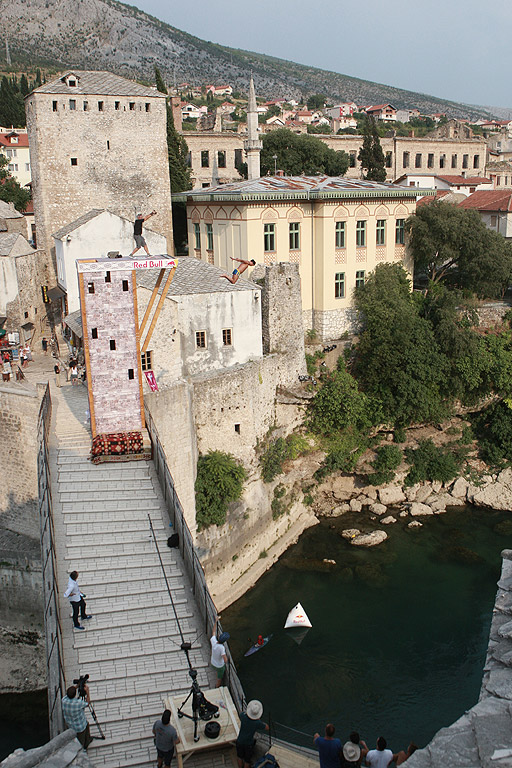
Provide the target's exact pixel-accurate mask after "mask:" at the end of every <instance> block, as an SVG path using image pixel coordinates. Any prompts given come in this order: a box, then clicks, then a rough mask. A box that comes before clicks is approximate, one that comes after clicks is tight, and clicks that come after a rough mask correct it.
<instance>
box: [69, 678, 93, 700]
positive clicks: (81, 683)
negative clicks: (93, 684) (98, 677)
mask: <svg viewBox="0 0 512 768" xmlns="http://www.w3.org/2000/svg"><path fill="white" fill-rule="evenodd" d="M88 679H89V675H80V677H79V678H78V679H77V680H73V685H76V687H77V690H78V695H79V696H80V698H81V699H85V697H86V696H87V694H86V692H85V686H86V684H87V681H88Z"/></svg>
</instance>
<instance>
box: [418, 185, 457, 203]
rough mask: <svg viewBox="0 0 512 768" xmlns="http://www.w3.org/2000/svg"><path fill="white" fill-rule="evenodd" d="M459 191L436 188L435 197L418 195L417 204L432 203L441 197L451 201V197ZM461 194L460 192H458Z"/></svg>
mask: <svg viewBox="0 0 512 768" xmlns="http://www.w3.org/2000/svg"><path fill="white" fill-rule="evenodd" d="M457 194H459V193H457V192H450V190H449V189H436V194H435V197H420V199H419V200H418V203H417V205H428V204H429V203H433V202H434V200H440V199H441V198H442V197H447V198H448V200H447V201H446V202H451V201H452V197H453V196H454V195H457ZM460 194H462V193H460Z"/></svg>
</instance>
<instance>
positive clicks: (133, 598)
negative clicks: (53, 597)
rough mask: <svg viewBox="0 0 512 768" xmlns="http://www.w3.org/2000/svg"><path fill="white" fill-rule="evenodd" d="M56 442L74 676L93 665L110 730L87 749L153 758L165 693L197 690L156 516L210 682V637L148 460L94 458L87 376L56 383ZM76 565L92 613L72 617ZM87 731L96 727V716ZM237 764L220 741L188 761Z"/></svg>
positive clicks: (69, 672) (131, 758)
mask: <svg viewBox="0 0 512 768" xmlns="http://www.w3.org/2000/svg"><path fill="white" fill-rule="evenodd" d="M52 398H53V401H54V414H55V415H56V419H55V420H54V424H55V432H56V445H55V448H54V450H53V451H52V486H53V496H54V517H55V521H56V522H55V526H56V541H57V558H58V563H59V565H58V568H59V587H60V594H61V603H60V609H61V624H62V627H63V651H64V663H65V677H66V684H70V682H71V680H72V678H74V677H77V676H78V674H86V673H87V674H89V675H90V681H89V682H90V690H91V697H92V703H93V706H94V709H95V711H96V714H97V716H98V719H99V721H100V724H101V725H102V727H103V730H104V731H105V735H106V737H107V739H106V741H105V742H102V741H94V742H93V744H92V745H91V747H90V748H89V755H90V758H91V760H92V762H93V764H94V766H95V768H150V767H151V768H154V765H155V763H156V750H155V747H154V744H153V738H152V735H151V728H152V725H153V723H154V721H155V720H156V719H157V718H158V717H160V715H161V713H162V711H163V707H164V703H163V702H164V700H165V699H166V698H167V696H168V695H169V694H172V695H180V696H181V695H182V696H183V699H184V698H185V697H186V695H187V693H188V691H189V690H190V682H191V680H190V677H189V675H188V665H187V661H186V657H185V654H184V653H183V652H182V651H181V650H180V648H179V645H180V643H181V636H180V634H179V632H178V626H177V622H176V619H175V616H174V613H173V609H172V605H171V602H170V600H169V595H168V593H167V588H166V584H165V579H164V576H163V574H162V570H161V566H160V561H159V558H158V554H157V551H156V549H155V545H154V541H153V537H152V534H151V532H150V528H149V521H148V513H149V514H150V516H151V520H152V522H153V526H154V529H155V533H156V536H157V540H158V544H159V548H160V551H161V556H162V561H163V563H164V568H165V572H166V575H167V579H168V580H169V584H170V587H171V590H172V594H173V598H174V600H175V605H176V611H177V614H178V617H179V619H180V623H181V627H182V631H183V634H184V636H185V638H186V639H187V640H190V641H191V642H192V643H193V644H194V650H193V651H192V652H191V654H190V658H191V661H192V663H193V665H194V667H195V668H196V669H197V670H198V673H199V674H198V680H199V684H200V685H201V686H202V687H203V688H209V687H210V686H212V685H214V679H213V675H212V674H211V668H210V667H209V642H208V638H207V637H205V635H204V629H205V628H204V626H203V622H202V620H201V617H200V616H199V614H198V610H197V606H196V604H195V600H194V596H193V594H192V590H191V585H190V583H189V581H188V578H187V576H186V573H185V570H184V565H183V562H182V559H181V555H180V553H179V551H178V550H174V549H173V550H170V549H169V548H168V547H167V537H168V536H169V535H170V534H172V533H173V532H174V529H173V528H172V527H169V525H168V518H167V512H166V509H165V505H164V502H163V499H162V495H161V492H160V488H159V485H158V480H157V478H156V473H155V470H154V467H153V463H152V462H146V461H144V462H142V461H139V462H130V463H109V464H99V465H94V464H92V463H91V462H90V461H89V459H88V456H89V452H90V447H91V437H90V434H89V433H88V431H87V429H86V428H85V426H83V425H84V422H85V421H86V419H85V410H86V408H88V402H87V392H86V389H85V388H83V387H80V388H79V387H75V388H71V387H70V386H69V385H67V386H63V387H62V388H61V390H57V391H55V389H52ZM72 569H76V570H78V571H79V573H80V578H79V583H80V586H81V588H82V590H83V591H84V593H85V594H86V595H87V598H86V600H87V610H88V611H89V612H90V613H91V614H92V619H90V620H89V621H86V622H84V626H85V628H86V629H85V631H82V632H80V631H76V630H73V628H72V622H71V618H70V614H71V611H70V606H69V603H68V601H67V600H65V599H64V598H63V597H62V595H63V592H64V589H65V586H66V583H67V573H68V572H69V571H70V570H72ZM88 719H89V722H90V723H91V733H92V735H93V736H94V735H95V734H96V733H97V729H96V726H95V724H94V723H93V721H92V717H91V716H90V714H89V716H88ZM221 765H228V766H229V765H231V762H230V761H229V760H228V761H227V762H226V761H225V760H224V759H223V757H222V754H221V751H219V752H218V753H208V754H205V755H202V756H201V757H199V758H198V759H196V757H193V758H191V759H190V760H189V761H188V766H189V767H190V768H220V766H221Z"/></svg>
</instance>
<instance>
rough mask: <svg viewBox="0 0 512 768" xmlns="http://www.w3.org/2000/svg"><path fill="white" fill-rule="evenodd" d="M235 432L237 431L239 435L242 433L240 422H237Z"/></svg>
mask: <svg viewBox="0 0 512 768" xmlns="http://www.w3.org/2000/svg"><path fill="white" fill-rule="evenodd" d="M235 432H236V433H237V435H239V434H240V424H235Z"/></svg>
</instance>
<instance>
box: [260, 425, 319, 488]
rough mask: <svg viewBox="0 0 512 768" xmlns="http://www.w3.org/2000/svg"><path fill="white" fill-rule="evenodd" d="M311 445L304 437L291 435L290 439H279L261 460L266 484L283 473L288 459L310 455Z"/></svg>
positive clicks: (270, 446) (262, 473) (262, 474)
mask: <svg viewBox="0 0 512 768" xmlns="http://www.w3.org/2000/svg"><path fill="white" fill-rule="evenodd" d="M310 450H311V448H310V445H309V443H308V441H307V440H306V438H305V437H302V435H297V434H291V435H288V437H287V438H286V439H285V438H282V437H278V438H277V440H274V442H273V443H271V444H270V445H269V447H268V448H267V450H266V451H265V452H264V453H263V454H262V456H261V458H260V464H261V476H262V478H263V480H264V482H265V483H271V482H272V480H273V479H274V478H275V477H277V476H278V475H280V474H281V473H282V471H283V464H284V462H285V461H287V460H288V459H296V458H298V457H299V456H301V455H303V454H305V453H309V451H310Z"/></svg>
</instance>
